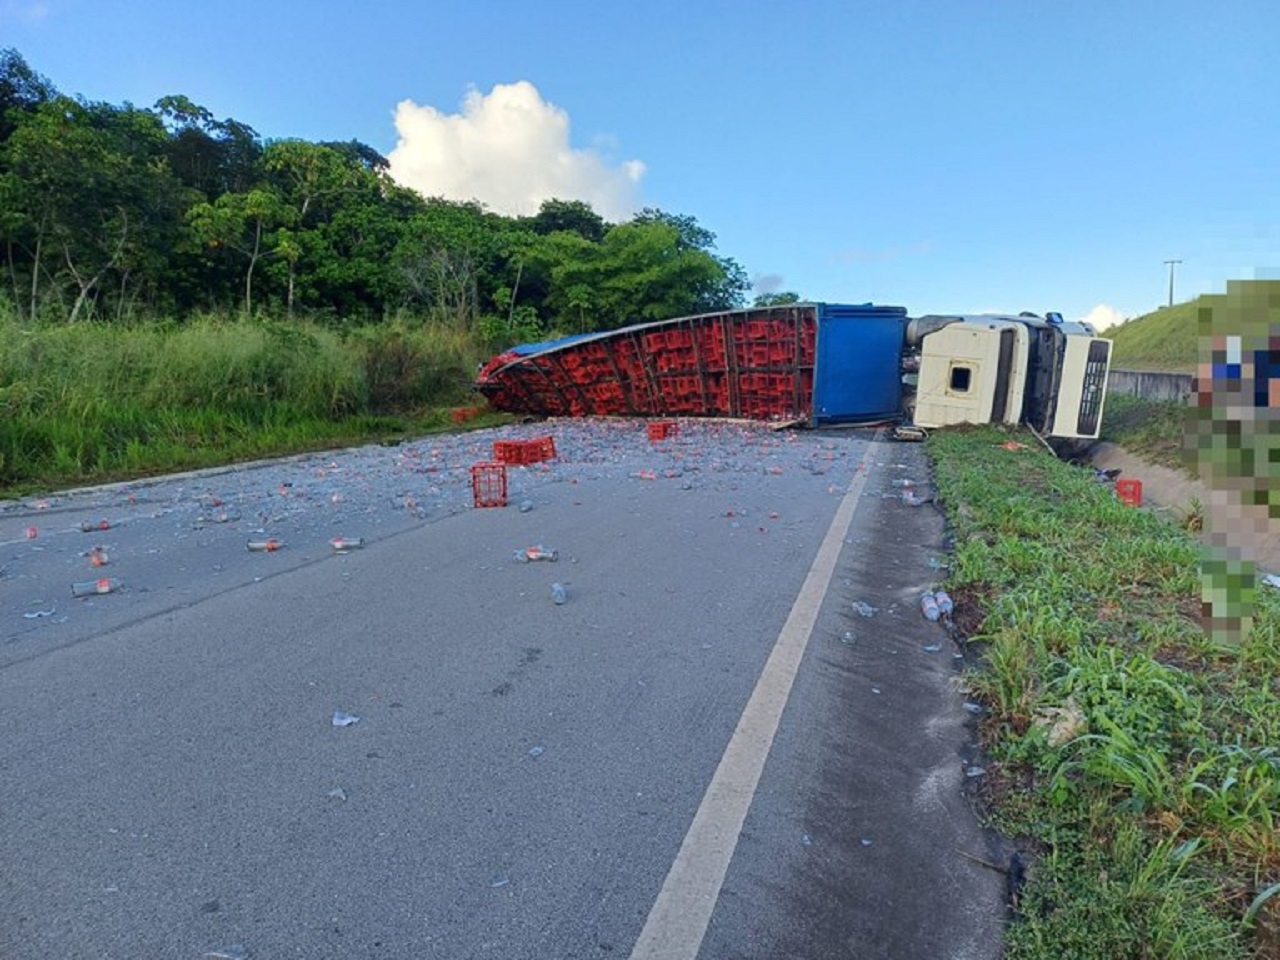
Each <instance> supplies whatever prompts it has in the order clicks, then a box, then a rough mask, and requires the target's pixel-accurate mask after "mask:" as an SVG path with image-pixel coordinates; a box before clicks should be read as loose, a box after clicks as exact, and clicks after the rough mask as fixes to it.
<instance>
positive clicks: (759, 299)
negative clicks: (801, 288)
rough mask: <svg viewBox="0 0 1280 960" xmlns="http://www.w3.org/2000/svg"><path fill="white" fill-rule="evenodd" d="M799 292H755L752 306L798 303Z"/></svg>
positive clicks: (780, 305)
mask: <svg viewBox="0 0 1280 960" xmlns="http://www.w3.org/2000/svg"><path fill="white" fill-rule="evenodd" d="M799 302H800V294H798V293H793V292H792V291H790V290H784V291H782V292H781V293H761V294H757V295H756V298H755V300H753V301H752V303H751V305H752V306H753V307H783V306H786V305H787V304H788V303H799Z"/></svg>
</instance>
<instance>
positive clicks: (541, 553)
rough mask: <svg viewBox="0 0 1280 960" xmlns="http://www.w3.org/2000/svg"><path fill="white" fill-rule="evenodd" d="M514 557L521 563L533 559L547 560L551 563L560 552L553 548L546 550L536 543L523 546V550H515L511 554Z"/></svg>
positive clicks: (556, 558) (558, 556)
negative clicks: (530, 545)
mask: <svg viewBox="0 0 1280 960" xmlns="http://www.w3.org/2000/svg"><path fill="white" fill-rule="evenodd" d="M513 556H514V559H516V560H519V561H520V562H521V563H530V562H532V561H534V560H547V561H550V562H551V563H554V562H555V561H557V560H559V559H560V554H559V553H558V552H556V551H555V550H548V549H547V548H546V547H544V546H543V545H542V544H540V543H539V544H536V545H534V546H532V547H525V548H524V549H523V550H517V551H516V552H515V554H514V555H513Z"/></svg>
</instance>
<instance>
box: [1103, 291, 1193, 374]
mask: <svg viewBox="0 0 1280 960" xmlns="http://www.w3.org/2000/svg"><path fill="white" fill-rule="evenodd" d="M1199 307H1200V300H1199V298H1197V299H1195V300H1190V301H1188V302H1186V303H1175V304H1174V305H1173V306H1171V307H1161V308H1160V309H1159V310H1156V311H1155V312H1154V313H1148V314H1146V315H1144V316H1141V317H1134V318H1133V319H1132V320H1127V321H1125V322H1124V323H1122V324H1120V326H1118V327H1112V328H1111V329H1110V330H1104V331H1103V332H1102V336H1104V337H1108V338H1110V339H1111V340H1112V341H1114V343H1115V348H1114V350H1113V352H1112V355H1111V365H1112V366H1113V367H1115V368H1116V369H1120V370H1161V371H1167V372H1171V373H1193V372H1194V370H1195V364H1196V356H1197V352H1198V349H1199V347H1198V344H1197V339H1196V338H1197V324H1196V317H1197V311H1198V309H1199Z"/></svg>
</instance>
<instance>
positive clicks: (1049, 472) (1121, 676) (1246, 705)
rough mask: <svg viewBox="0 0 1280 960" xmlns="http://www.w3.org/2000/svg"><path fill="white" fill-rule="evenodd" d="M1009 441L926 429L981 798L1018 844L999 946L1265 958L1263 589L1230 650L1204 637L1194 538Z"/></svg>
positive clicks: (1030, 957)
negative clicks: (1023, 861) (1013, 901)
mask: <svg viewBox="0 0 1280 960" xmlns="http://www.w3.org/2000/svg"><path fill="white" fill-rule="evenodd" d="M1007 438H1008V434H1007V433H1004V432H1001V431H1000V430H998V429H996V428H973V429H963V430H955V431H945V432H938V433H936V434H934V436H933V437H931V438H930V440H929V450H930V455H931V456H932V458H933V460H934V465H935V476H936V482H937V486H938V491H939V496H940V498H941V501H942V502H943V504H944V505H945V509H946V511H947V513H948V516H949V519H950V523H951V525H952V532H953V536H954V539H955V553H954V557H953V561H952V574H951V579H950V587H951V589H952V590H953V592H954V596H955V598H956V601H957V609H956V620H957V623H959V624H963V625H965V627H966V628H967V629H968V630H969V633H970V636H969V638H968V640H967V644H968V645H969V646H970V647H971V652H973V653H975V654H977V655H978V661H979V662H980V663H981V664H982V666H981V668H980V669H976V670H974V671H972V672H971V673H969V674H968V675H967V682H968V684H969V687H970V689H971V692H972V693H973V695H974V696H975V697H977V698H978V699H979V700H980V701H981V702H982V703H984V704H985V706H986V712H985V716H984V719H983V722H982V726H981V736H982V739H983V742H984V746H985V748H986V750H987V751H988V753H989V755H990V758H991V762H990V764H989V765H988V775H987V777H985V778H984V780H985V785H984V786H983V788H982V800H983V802H984V805H985V806H986V809H987V811H988V812H989V815H990V817H991V819H992V821H993V823H994V824H995V825H997V826H998V827H1000V828H1001V829H1002V830H1004V831H1005V832H1007V833H1009V834H1011V835H1013V836H1016V837H1019V838H1021V840H1022V842H1023V844H1024V845H1025V846H1026V847H1027V849H1028V850H1030V851H1031V852H1032V853H1033V854H1034V863H1035V866H1034V867H1033V868H1032V870H1031V871H1030V873H1029V880H1028V886H1027V888H1026V890H1025V895H1024V896H1023V898H1022V899H1021V902H1020V907H1019V911H1018V918H1017V922H1016V923H1014V924H1012V925H1011V926H1010V929H1009V935H1008V940H1007V956H1008V957H1009V958H1010V960H1040V958H1050V957H1052V958H1055V960H1062V958H1086V957H1087V958H1095V957H1109V958H1126V957H1133V958H1148V957H1150V958H1156V957H1159V958H1239V957H1247V956H1250V955H1262V954H1261V953H1254V952H1253V951H1257V950H1259V949H1260V948H1259V946H1258V943H1259V941H1258V940H1257V939H1255V931H1256V930H1262V931H1263V934H1262V935H1264V936H1265V935H1266V933H1267V931H1268V930H1269V926H1268V924H1269V923H1270V916H1271V908H1273V907H1276V906H1278V905H1280V903H1277V902H1276V901H1277V900H1280V897H1278V896H1277V895H1275V894H1272V895H1271V896H1270V897H1268V896H1267V891H1269V890H1274V889H1275V885H1276V883H1277V881H1280V833H1278V832H1277V831H1278V829H1280V596H1278V594H1280V591H1274V590H1270V589H1269V588H1262V590H1261V591H1260V595H1259V610H1258V615H1257V618H1256V620H1255V625H1254V629H1253V632H1252V635H1251V637H1250V639H1249V641H1248V642H1247V644H1246V645H1245V646H1243V647H1242V648H1240V649H1235V650H1224V649H1221V648H1218V647H1215V646H1214V645H1213V644H1212V643H1211V642H1210V641H1209V639H1208V638H1207V636H1206V633H1205V630H1204V628H1203V625H1202V622H1201V618H1200V603H1199V600H1200V594H1199V585H1200V584H1199V575H1198V557H1199V553H1198V547H1197V544H1196V543H1195V542H1194V541H1193V540H1192V539H1191V538H1190V537H1189V536H1188V535H1187V534H1185V533H1184V532H1183V531H1182V530H1180V529H1179V528H1177V527H1175V526H1173V525H1171V524H1169V523H1167V522H1166V521H1164V520H1162V519H1160V518H1159V517H1157V516H1155V515H1153V514H1150V513H1147V512H1145V511H1141V510H1135V509H1132V508H1130V507H1126V506H1124V505H1122V504H1120V503H1119V502H1118V501H1117V500H1116V499H1115V498H1114V496H1113V495H1112V492H1111V490H1110V488H1109V487H1107V486H1104V485H1101V484H1098V483H1097V482H1096V481H1095V480H1094V479H1093V476H1092V473H1091V471H1088V470H1082V469H1080V468H1077V467H1072V466H1070V465H1069V464H1066V463H1063V462H1060V461H1058V460H1056V459H1055V458H1053V457H1052V456H1050V455H1049V454H1047V453H1046V452H1044V451H1043V450H1041V449H1040V448H1039V447H1038V446H1037V445H1035V444H1034V442H1029V443H1028V445H1027V447H1026V449H1019V450H1006V449H1004V448H1002V447H1001V446H1000V444H1001V443H1002V442H1003V441H1004V440H1006V439H1007ZM1255 904H1256V906H1255V909H1254V910H1253V911H1252V913H1251V912H1250V907H1251V906H1254V905H1255Z"/></svg>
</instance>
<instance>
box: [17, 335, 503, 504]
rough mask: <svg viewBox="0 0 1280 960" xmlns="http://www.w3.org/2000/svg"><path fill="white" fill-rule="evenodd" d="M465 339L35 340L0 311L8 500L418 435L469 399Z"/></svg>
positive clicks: (472, 364) (476, 351) (472, 362)
mask: <svg viewBox="0 0 1280 960" xmlns="http://www.w3.org/2000/svg"><path fill="white" fill-rule="evenodd" d="M482 355H483V354H482V351H481V349H480V348H479V346H478V345H477V344H476V342H475V341H474V340H473V339H472V338H471V337H470V335H468V334H467V333H465V332H462V331H458V330H456V329H452V328H447V327H444V326H440V325H433V324H414V323H412V322H411V321H408V320H403V319H402V320H398V321H395V322H391V323H387V324H383V325H379V326H376V327H366V328H360V329H356V330H352V331H350V332H346V333H340V332H337V331H334V330H333V329H330V328H325V327H320V326H316V325H313V324H309V323H306V322H300V321H290V322H288V323H285V322H280V321H273V320H268V319H254V320H247V319H233V318H227V317H219V316H203V317H197V318H194V319H192V320H190V321H187V322H184V323H172V322H160V321H152V322H145V323H132V324H128V325H120V324H105V323H96V322H94V323H79V324H72V325H68V324H60V325H49V326H29V325H24V324H22V323H20V322H19V321H18V320H17V319H16V318H15V317H14V316H13V315H12V314H11V313H4V312H3V311H0V489H8V490H10V491H14V490H18V489H23V488H29V487H32V486H35V485H41V484H43V485H51V484H66V483H75V482H79V481H85V480H96V479H103V478H107V477H121V476H130V475H137V474H140V473H153V472H157V471H162V470H170V469H175V468H181V467H189V466H199V465H204V464H209V463H217V462H222V461H226V460H231V459H241V458H245V457H252V456H263V455H270V454H274V453H282V452H288V451H293V450H301V449H310V448H315V447H322V446H326V445H332V444H334V443H340V442H349V441H357V440H361V439H367V438H369V437H375V436H380V435H385V434H387V433H392V432H402V431H404V430H406V429H414V428H423V427H425V426H428V425H429V424H430V422H432V417H433V416H434V414H433V413H432V411H434V410H436V409H437V408H439V407H443V406H447V405H450V404H454V403H458V402H461V401H463V400H464V398H465V397H466V395H467V390H468V384H469V383H470V381H471V379H472V376H473V373H474V370H475V369H476V363H477V362H478V361H479V359H480V358H481V357H482Z"/></svg>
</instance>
